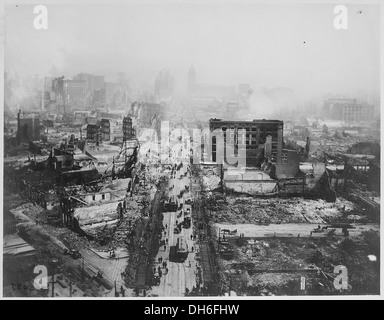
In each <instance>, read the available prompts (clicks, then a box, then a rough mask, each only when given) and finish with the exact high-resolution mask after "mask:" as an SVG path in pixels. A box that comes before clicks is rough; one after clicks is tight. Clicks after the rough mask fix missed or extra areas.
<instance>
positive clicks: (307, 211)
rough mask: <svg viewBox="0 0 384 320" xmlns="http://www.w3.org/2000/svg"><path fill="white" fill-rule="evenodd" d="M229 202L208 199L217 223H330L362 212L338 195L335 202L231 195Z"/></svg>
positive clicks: (213, 217)
mask: <svg viewBox="0 0 384 320" xmlns="http://www.w3.org/2000/svg"><path fill="white" fill-rule="evenodd" d="M226 200H227V202H224V201H222V200H218V199H217V198H215V196H212V197H210V198H209V199H208V200H207V209H208V210H209V212H210V217H211V219H212V221H213V222H218V223H228V224H238V223H243V224H244V223H247V224H248V223H251V224H258V223H268V224H273V223H308V222H309V223H328V222H332V221H337V220H340V219H341V218H343V217H344V216H345V215H348V214H351V215H358V213H359V211H358V210H357V207H356V206H355V205H354V204H353V203H352V202H350V201H347V200H345V199H343V198H338V199H337V201H336V202H335V203H328V202H326V201H324V200H307V199H302V198H291V199H289V200H285V199H284V200H283V199H279V200H275V199H273V200H269V199H252V198H233V197H227V199H226Z"/></svg>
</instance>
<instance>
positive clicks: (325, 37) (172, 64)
mask: <svg viewBox="0 0 384 320" xmlns="http://www.w3.org/2000/svg"><path fill="white" fill-rule="evenodd" d="M47 8H48V19H49V22H48V23H49V24H48V30H35V29H34V28H33V19H34V13H33V6H23V5H19V6H18V7H16V6H15V5H12V6H8V7H7V9H6V15H5V19H6V23H5V27H6V29H5V69H6V71H8V72H10V73H11V74H14V73H15V72H16V73H17V74H18V75H19V76H24V75H27V74H40V75H43V74H47V75H55V76H58V75H65V76H67V77H72V76H73V75H74V74H76V73H78V72H90V73H95V74H104V75H106V76H109V77H111V79H113V78H114V77H115V75H116V73H117V72H119V71H124V72H126V74H127V76H128V77H129V78H130V79H132V81H134V82H135V81H136V82H140V81H146V82H147V83H153V80H154V77H155V76H156V74H157V73H158V71H159V70H160V69H170V70H171V71H172V72H173V74H174V75H175V77H176V85H177V86H179V87H185V85H186V79H187V72H188V69H189V67H190V66H191V65H192V64H193V65H194V66H195V69H196V73H197V81H198V82H202V83H217V84H235V85H237V84H238V83H241V82H248V83H251V85H252V86H263V87H277V86H284V87H290V88H293V89H294V90H295V92H296V93H300V92H302V93H306V94H307V93H311V94H312V93H322V92H327V91H330V92H338V91H341V92H353V91H355V90H360V91H372V90H379V85H380V84H379V79H380V34H379V32H380V10H379V7H378V6H377V5H360V6H357V5H347V8H348V13H349V14H348V22H349V23H348V27H349V28H348V30H336V29H335V28H334V27H333V19H334V17H335V14H334V13H333V8H334V5H313V4H310V5H303V4H301V5H292V4H290V5H266V4H265V5H262V4H235V2H234V3H233V4H161V5H160V4H158V5H156V4H146V5H144V4H128V5H123V4H110V5H102V4H100V5H92V6H91V5H47ZM360 10H362V12H361V13H359V11H360ZM304 41H305V43H304Z"/></svg>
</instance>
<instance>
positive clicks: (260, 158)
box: [209, 119, 300, 179]
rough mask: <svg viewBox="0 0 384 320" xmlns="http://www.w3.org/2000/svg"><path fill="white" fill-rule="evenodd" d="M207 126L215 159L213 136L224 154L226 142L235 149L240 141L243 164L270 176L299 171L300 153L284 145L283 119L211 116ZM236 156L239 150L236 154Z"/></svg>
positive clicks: (283, 176) (292, 173)
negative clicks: (220, 143) (213, 117)
mask: <svg viewBox="0 0 384 320" xmlns="http://www.w3.org/2000/svg"><path fill="white" fill-rule="evenodd" d="M209 129H210V132H211V133H213V135H212V137H211V138H212V141H211V143H212V159H211V161H213V162H216V161H217V160H218V159H217V155H218V149H217V148H218V147H220V146H219V145H217V139H216V136H217V135H220V137H221V138H222V139H223V141H224V154H226V152H227V146H228V145H230V146H234V149H235V156H236V150H238V147H239V146H240V145H242V146H243V147H245V149H246V159H245V161H244V159H243V162H242V163H246V168H261V169H262V170H263V171H265V172H267V173H268V174H269V175H270V176H271V178H279V179H280V178H291V177H295V176H296V175H297V174H298V173H299V172H300V169H299V163H300V154H299V153H298V152H297V151H296V150H290V149H287V148H285V147H284V143H283V121H279V120H265V119H263V120H252V121H228V120H221V119H211V120H210V121H209ZM237 156H240V153H238V154H237Z"/></svg>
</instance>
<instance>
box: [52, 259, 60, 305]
mask: <svg viewBox="0 0 384 320" xmlns="http://www.w3.org/2000/svg"><path fill="white" fill-rule="evenodd" d="M58 262H59V260H58V259H57V258H53V259H52V260H51V263H52V298H53V297H54V296H55V265H56V264H57V263H58Z"/></svg>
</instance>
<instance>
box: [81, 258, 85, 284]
mask: <svg viewBox="0 0 384 320" xmlns="http://www.w3.org/2000/svg"><path fill="white" fill-rule="evenodd" d="M82 269H83V272H82V281H83V283H84V280H85V271H84V258H83V265H82Z"/></svg>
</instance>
